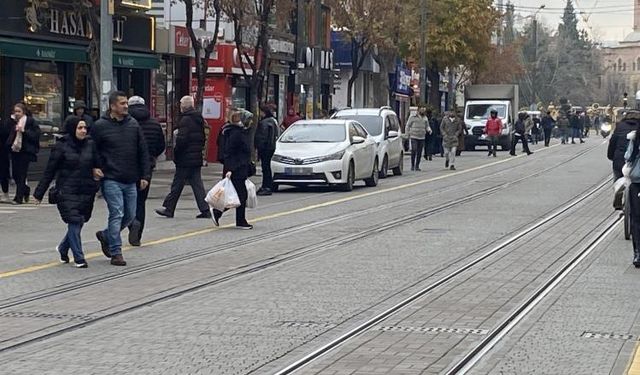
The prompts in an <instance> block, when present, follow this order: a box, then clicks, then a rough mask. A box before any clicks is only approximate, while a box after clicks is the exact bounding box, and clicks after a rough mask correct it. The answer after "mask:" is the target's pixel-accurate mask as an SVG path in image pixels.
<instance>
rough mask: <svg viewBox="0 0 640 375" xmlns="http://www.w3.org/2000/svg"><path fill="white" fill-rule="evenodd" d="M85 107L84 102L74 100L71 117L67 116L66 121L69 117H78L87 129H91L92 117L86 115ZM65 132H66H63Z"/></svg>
mask: <svg viewBox="0 0 640 375" xmlns="http://www.w3.org/2000/svg"><path fill="white" fill-rule="evenodd" d="M87 109H88V108H87V105H86V104H85V102H84V100H76V102H75V103H73V115H70V116H67V119H68V118H70V117H71V116H78V117H80V119H82V120H83V121H84V122H85V123H86V124H87V126H88V127H89V129H91V128H92V127H93V122H94V121H93V117H91V116H90V115H89V114H88V113H87ZM67 119H65V123H66V121H67ZM65 131H66V130H65Z"/></svg>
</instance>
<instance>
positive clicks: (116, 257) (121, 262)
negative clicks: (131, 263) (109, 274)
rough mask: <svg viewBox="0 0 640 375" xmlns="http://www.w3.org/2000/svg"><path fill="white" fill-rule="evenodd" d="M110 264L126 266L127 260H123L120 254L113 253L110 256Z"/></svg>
mask: <svg viewBox="0 0 640 375" xmlns="http://www.w3.org/2000/svg"><path fill="white" fill-rule="evenodd" d="M111 265H112V266H126V265H127V262H125V260H124V258H123V257H122V255H120V254H118V255H114V256H113V258H111Z"/></svg>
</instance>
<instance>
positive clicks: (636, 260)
mask: <svg viewBox="0 0 640 375" xmlns="http://www.w3.org/2000/svg"><path fill="white" fill-rule="evenodd" d="M633 265H634V266H635V267H636V268H640V250H638V249H633Z"/></svg>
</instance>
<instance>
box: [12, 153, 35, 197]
mask: <svg viewBox="0 0 640 375" xmlns="http://www.w3.org/2000/svg"><path fill="white" fill-rule="evenodd" d="M30 161H31V159H30V156H29V155H28V154H27V153H25V152H12V153H11V166H12V170H13V180H14V181H15V182H16V196H15V198H13V200H14V201H16V202H19V203H22V202H23V201H24V200H25V198H28V197H29V194H30V193H31V188H29V186H27V172H28V171H29V162H30Z"/></svg>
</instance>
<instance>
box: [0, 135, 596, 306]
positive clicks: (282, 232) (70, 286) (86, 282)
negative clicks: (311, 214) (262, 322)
mask: <svg viewBox="0 0 640 375" xmlns="http://www.w3.org/2000/svg"><path fill="white" fill-rule="evenodd" d="M597 147H598V146H595V147H591V148H588V149H585V150H582V151H581V152H579V153H577V154H575V155H572V156H571V157H570V158H568V159H566V160H562V161H560V162H558V163H556V164H554V165H551V166H549V167H546V168H544V169H542V170H539V171H537V172H535V173H533V174H531V175H528V176H525V177H522V178H519V179H516V180H513V181H510V182H505V183H502V184H499V185H496V186H493V187H489V188H485V189H483V190H480V191H476V192H475V193H474V194H472V195H470V196H466V197H464V198H458V199H454V200H450V201H448V202H445V203H444V204H441V205H439V206H435V207H431V208H429V209H426V210H425V211H420V212H419V213H418V215H407V216H403V217H401V218H400V219H398V220H397V221H402V220H419V219H422V218H425V217H427V216H431V215H434V214H437V213H439V212H442V211H443V210H445V209H448V208H451V207H454V206H457V205H460V204H464V203H468V202H470V201H473V200H476V199H480V198H482V197H484V196H485V195H487V194H491V193H495V192H496V191H498V190H500V189H502V188H505V187H507V186H510V185H513V184H517V183H520V182H523V181H525V180H526V179H529V178H532V177H536V176H540V175H542V174H544V173H546V172H549V171H551V170H554V169H557V168H559V167H561V166H563V165H565V164H567V163H569V162H571V161H573V160H575V159H577V158H579V157H580V156H582V155H584V154H586V153H588V152H590V151H592V150H594V149H596V148H597ZM508 173H509V170H504V169H503V170H500V171H496V172H494V173H491V174H488V175H485V176H482V177H480V178H477V179H473V180H470V181H467V182H464V183H462V184H456V185H455V186H454V190H453V191H463V190H464V188H466V187H468V186H472V185H475V184H477V183H478V182H479V181H482V180H490V179H492V178H495V177H497V176H500V175H504V174H508ZM441 193H442V192H441V191H439V190H436V191H427V192H424V193H420V194H416V195H413V196H411V197H408V198H403V199H400V200H396V201H393V202H390V203H386V204H382V205H378V206H375V207H371V208H368V209H366V210H361V211H355V212H349V213H345V214H342V215H337V216H334V217H331V218H327V219H323V220H319V221H314V222H310V223H306V224H302V225H301V224H297V225H292V226H289V227H286V228H283V229H275V230H272V231H268V232H265V233H262V234H259V235H255V236H252V237H248V238H243V239H240V240H235V241H232V242H229V243H226V244H222V245H216V246H208V247H205V248H202V249H198V250H195V251H190V252H189V253H188V254H184V255H180V256H177V257H175V256H174V257H168V258H163V259H159V260H156V261H152V262H148V263H146V264H144V265H140V266H134V267H129V268H127V269H126V270H124V271H121V272H118V273H114V274H107V275H99V276H96V277H89V278H83V279H80V280H75V281H73V282H71V283H67V284H62V285H59V286H56V287H55V288H48V289H46V290H40V291H36V292H31V293H28V294H27V295H23V296H21V297H20V298H6V299H4V300H2V301H0V311H2V310H6V309H9V308H12V307H16V306H20V305H23V304H26V303H29V302H33V301H37V300H40V299H44V298H48V297H54V296H58V295H61V294H64V293H68V292H72V291H75V290H79V289H83V288H87V287H90V286H94V285H98V284H102V283H105V282H109V281H112V280H117V279H121V278H125V277H128V276H133V275H137V274H141V273H144V272H148V271H153V270H157V269H161V268H163V267H167V266H171V265H175V264H178V263H182V262H188V261H192V260H195V259H198V258H202V257H207V256H210V255H214V254H217V253H222V252H225V251H230V250H234V249H236V248H241V247H244V246H250V245H255V244H258V243H261V242H264V241H271V240H274V239H278V238H285V237H287V236H291V235H293V234H296V233H301V232H304V231H307V230H311V229H316V228H318V227H320V226H326V225H329V224H333V223H336V222H341V221H348V220H353V219H355V218H358V217H362V216H368V215H373V214H376V213H379V212H385V211H386V210H389V209H393V208H397V207H400V206H404V205H411V204H412V203H414V202H417V201H420V202H422V201H424V200H425V199H426V198H430V197H434V196H438V195H440V194H441ZM447 193H451V190H449V191H447ZM397 225H398V224H394V226H397ZM374 228H380V230H382V229H384V227H374ZM359 233H366V235H370V234H372V233H369V231H365V232H359ZM355 235H358V233H355ZM343 237H344V236H338V237H336V238H332V239H331V240H338V241H340V239H341V238H343ZM357 238H360V236H358V237H357ZM357 238H356V239H357ZM323 244H326V242H323ZM297 250H298V249H296V250H294V251H297ZM286 254H287V253H285V255H286ZM280 255H283V254H279V255H277V256H280ZM270 258H273V257H270ZM241 267H246V265H245V266H241ZM241 267H239V268H241Z"/></svg>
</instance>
